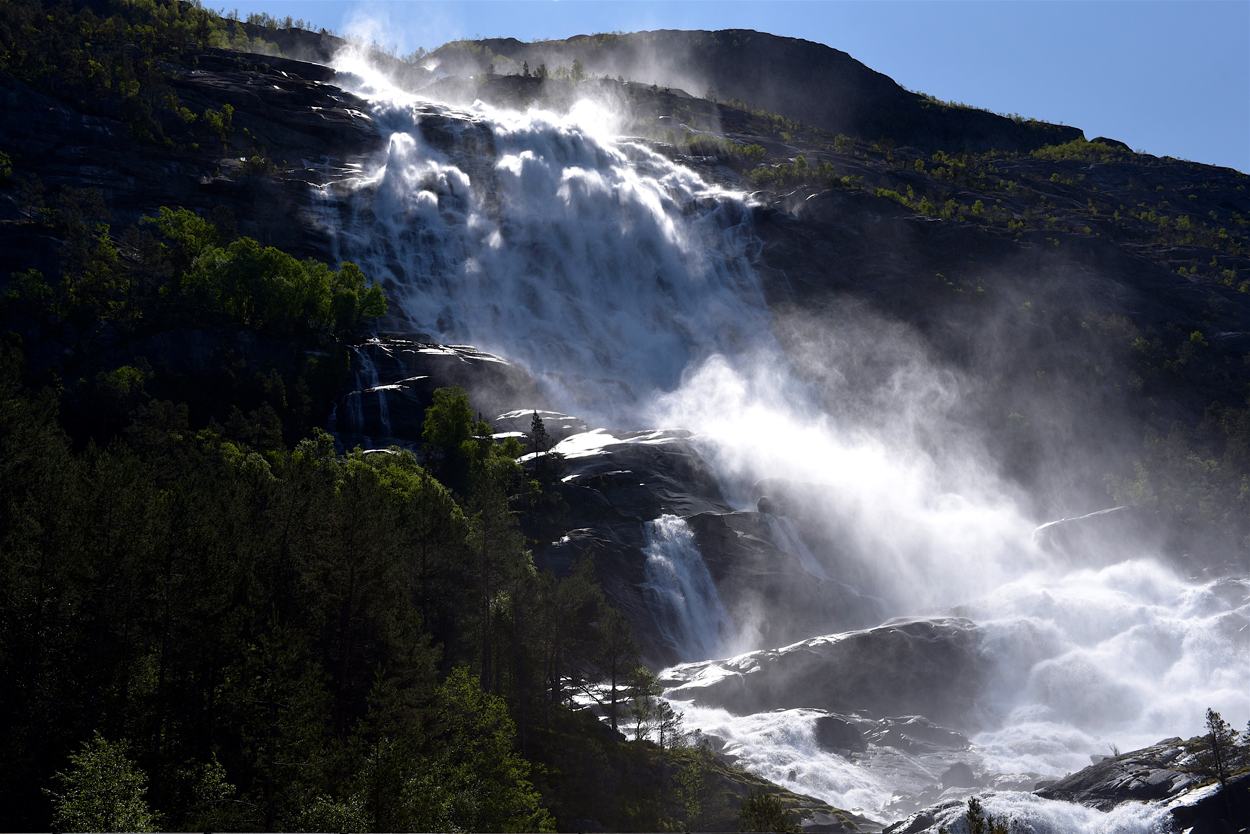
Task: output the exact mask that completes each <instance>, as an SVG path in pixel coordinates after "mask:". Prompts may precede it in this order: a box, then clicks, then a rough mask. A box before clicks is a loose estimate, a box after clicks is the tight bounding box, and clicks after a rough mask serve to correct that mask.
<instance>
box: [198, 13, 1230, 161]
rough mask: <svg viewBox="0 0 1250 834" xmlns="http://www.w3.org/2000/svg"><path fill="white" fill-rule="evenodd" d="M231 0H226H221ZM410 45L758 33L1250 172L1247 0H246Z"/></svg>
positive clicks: (1156, 149) (946, 91) (941, 89)
mask: <svg viewBox="0 0 1250 834" xmlns="http://www.w3.org/2000/svg"><path fill="white" fill-rule="evenodd" d="M218 2H220V0H218ZM206 5H208V6H211V7H213V8H224V9H225V10H227V11H229V10H231V9H236V8H237V9H238V10H239V13H240V14H241V15H244V16H246V15H247V14H248V13H249V12H268V13H269V14H272V15H274V16H275V17H285V16H286V15H291V16H292V17H295V18H303V19H305V20H307V21H309V22H311V23H313V24H315V25H316V26H324V27H325V28H327V29H333V30H337V31H338V32H340V33H344V34H348V33H352V32H360V33H362V34H366V35H368V36H371V37H373V38H375V39H377V40H378V41H379V42H380V43H382V44H384V45H394V46H396V47H398V49H399V51H400V53H401V54H403V53H407V52H411V51H412V50H414V49H416V48H417V47H418V46H423V47H425V48H427V49H430V48H433V47H436V46H438V45H439V44H442V43H445V42H446V41H449V40H453V39H456V38H462V37H470V38H471V37H478V36H480V37H514V38H517V39H519V40H532V39H537V38H565V37H569V36H571V35H577V34H590V33H594V32H611V31H618V30H619V31H623V32H634V31H639V30H643V29H756V30H759V31H765V32H771V33H773V34H775V35H788V36H791V37H798V38H806V39H807V40H812V41H817V42H819V43H824V44H827V45H829V46H832V47H834V48H835V49H840V50H842V51H844V52H847V53H849V54H850V55H851V56H852V57H854V58H856V59H857V60H859V61H861V62H863V63H864V64H867V65H868V66H869V67H871V68H873V69H875V70H877V71H878V72H883V73H885V74H886V75H888V76H890V77H891V78H893V79H894V80H895V81H897V82H898V83H900V84H902V85H903V86H904V87H907V88H909V89H912V90H919V91H922V92H925V93H930V94H932V95H935V96H937V97H938V98H941V99H949V100H954V101H961V102H964V103H966V104H970V105H974V106H977V107H984V108H986V109H988V110H994V111H997V112H1002V113H1019V114H1020V115H1022V116H1026V117H1032V118H1038V119H1044V120H1046V121H1051V122H1062V123H1063V124H1067V125H1075V126H1076V127H1079V128H1081V129H1082V130H1084V131H1085V135H1086V137H1088V138H1090V139H1092V138H1094V137H1095V136H1110V137H1112V138H1114V139H1119V140H1120V141H1122V142H1126V143H1127V144H1128V145H1130V146H1131V147H1133V148H1135V149H1140V150H1144V151H1146V152H1147V153H1152V154H1156V155H1158V156H1164V155H1167V156H1174V157H1180V158H1183V159H1191V160H1193V161H1195V162H1205V163H1209V164H1214V165H1225V166H1228V167H1231V168H1237V169H1239V170H1241V171H1244V172H1250V0H1216V2H1200V1H1193V2H1171V1H1170V0H1144V1H1143V0H1099V1H1098V2H1078V1H1077V0H849V1H848V0H840V1H839V2H829V0H756V2H738V0H729V1H728V2H724V1H723V0H720V1H718V0H669V2H629V0H624V1H618V2H604V0H542V2H539V1H538V0H460V2H450V1H449V0H444V1H443V2H423V1H422V0H382V1H381V2H342V0H243V2H234V3H229V4H228V5H225V6H224V7H223V6H219V5H218V3H217V2H213V0H208V2H206Z"/></svg>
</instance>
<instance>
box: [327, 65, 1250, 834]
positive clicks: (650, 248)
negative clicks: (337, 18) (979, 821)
mask: <svg viewBox="0 0 1250 834" xmlns="http://www.w3.org/2000/svg"><path fill="white" fill-rule="evenodd" d="M340 69H341V70H343V71H345V72H350V73H351V75H347V74H344V75H341V76H340V80H341V83H344V84H345V85H347V86H354V88H355V91H356V92H358V93H360V94H362V95H364V96H366V97H368V98H369V100H370V102H371V106H370V115H371V116H372V118H373V119H374V120H375V121H376V123H377V125H378V127H379V129H380V131H381V132H382V134H383V135H384V137H386V139H387V145H386V149H385V151H384V152H382V153H380V154H378V155H376V156H375V157H372V158H369V159H366V160H362V161H361V162H360V175H359V176H358V177H355V178H353V179H351V180H349V181H346V182H343V183H339V184H337V185H336V186H335V189H336V193H337V194H338V200H337V204H338V205H340V206H341V207H342V209H341V210H339V211H337V212H336V211H327V212H326V214H325V217H326V222H327V223H328V224H329V225H330V227H331V231H332V232H333V233H334V234H335V236H336V242H337V246H338V248H339V252H340V254H341V255H342V256H343V257H344V258H348V259H351V260H355V261H357V262H359V263H360V264H361V265H362V267H364V269H365V271H366V273H367V274H369V275H371V276H372V277H373V278H374V279H375V280H379V281H381V282H383V284H384V285H385V287H386V289H387V292H388V295H389V296H390V297H391V298H392V301H393V304H394V305H396V306H397V308H398V310H397V314H398V318H400V319H401V320H402V323H403V324H404V325H405V326H408V327H411V328H412V329H413V330H415V331H418V332H424V333H428V334H430V335H432V336H433V337H435V338H437V339H439V340H441V341H444V342H448V343H470V344H474V345H477V346H479V347H481V348H484V349H487V350H490V351H493V352H497V353H499V354H501V355H504V356H507V357H509V358H510V359H513V360H515V361H518V362H520V363H521V364H523V365H525V366H526V367H527V368H528V369H529V370H530V371H531V372H532V373H534V374H535V376H536V377H537V378H538V379H539V381H540V383H541V384H542V385H543V387H544V390H545V392H546V393H547V394H548V396H549V397H550V399H551V400H552V402H553V404H554V405H555V406H556V407H557V408H560V409H562V410H564V411H566V412H567V413H570V414H576V415H578V416H581V417H583V418H585V419H586V420H587V421H588V422H589V423H590V424H591V425H608V426H614V427H626V428H630V427H634V428H636V427H644V426H680V427H683V428H687V429H690V430H692V431H694V432H695V433H696V437H697V438H698V442H699V444H700V448H701V450H702V452H703V454H704V455H705V457H706V458H707V460H708V461H709V462H710V463H711V464H712V465H713V466H714V467H715V469H716V471H717V472H718V474H719V475H720V477H721V479H722V483H723V486H724V489H725V492H726V494H727V496H729V497H730V499H731V500H732V501H735V502H737V503H738V504H739V506H742V507H743V508H750V509H753V507H749V506H748V499H749V495H750V489H751V485H752V484H754V483H755V482H756V481H757V480H758V479H760V478H764V477H785V478H790V479H792V480H794V481H797V482H807V483H815V484H820V485H821V487H820V490H821V495H822V496H823V497H822V499H821V500H823V501H824V504H823V511H822V513H821V524H822V526H821V528H820V529H821V533H822V535H821V539H822V540H823V541H836V542H838V547H837V552H836V553H833V552H831V551H829V550H826V549H823V548H819V547H814V546H813V547H809V545H808V543H805V542H804V540H803V537H802V536H800V535H799V534H798V532H797V531H796V530H795V528H794V526H793V524H791V522H790V520H788V519H774V520H773V521H772V524H773V528H772V533H773V536H774V539H775V540H776V544H777V545H778V547H779V549H781V550H784V551H786V552H789V553H792V554H794V555H795V556H796V557H798V558H799V559H800V561H801V562H802V564H803V567H804V569H805V570H807V571H808V572H809V573H810V574H811V575H812V576H813V579H819V578H823V577H825V576H828V577H831V578H834V579H836V578H838V575H839V568H840V566H842V567H845V566H846V565H847V564H849V563H850V561H849V560H853V561H854V563H855V566H856V572H857V575H860V576H862V577H864V580H863V581H864V582H866V583H867V584H869V585H871V586H872V587H871V588H865V589H864V591H865V592H867V593H873V594H876V595H879V596H880V597H881V598H883V599H884V600H885V602H886V605H887V607H888V609H889V612H890V613H892V614H907V613H914V612H917V611H920V610H942V609H947V608H949V607H951V606H962V607H961V608H959V609H958V611H957V613H960V614H961V615H963V616H969V617H972V618H973V619H975V620H976V621H977V622H978V623H979V624H980V625H981V627H982V634H983V635H984V651H985V652H987V653H989V654H990V656H992V657H993V658H994V660H995V662H996V668H997V670H998V671H997V674H996V675H995V676H994V677H993V680H992V681H991V683H990V685H989V686H988V688H987V689H986V691H985V693H984V697H983V699H982V703H981V704H980V705H979V706H980V711H979V714H978V716H977V717H976V719H977V727H976V728H975V730H976V731H977V733H976V734H975V735H974V736H973V738H972V741H973V742H974V747H973V749H971V750H970V751H966V752H964V753H962V754H961V755H960V759H961V760H964V761H967V762H969V763H970V764H972V765H973V766H974V768H975V769H977V770H978V771H982V772H987V773H1005V774H1029V773H1032V774H1041V775H1046V776H1054V775H1060V774H1063V773H1066V772H1069V771H1072V770H1076V769H1079V768H1080V767H1083V766H1084V765H1087V764H1088V763H1089V761H1090V758H1089V757H1090V755H1091V754H1100V753H1102V754H1105V753H1107V752H1108V751H1109V748H1110V745H1113V744H1114V745H1118V747H1119V748H1120V749H1124V750H1128V749H1132V748H1133V747H1134V746H1142V745H1145V744H1148V743H1151V742H1154V741H1157V740H1159V739H1160V738H1163V737H1165V736H1170V735H1177V734H1179V735H1186V736H1187V735H1191V734H1194V733H1196V732H1197V731H1198V730H1199V728H1200V726H1201V721H1202V715H1203V711H1204V710H1205V709H1206V707H1207V706H1212V707H1215V708H1216V709H1219V710H1221V711H1222V712H1223V713H1224V715H1225V717H1226V718H1228V719H1230V721H1231V722H1232V723H1233V725H1234V726H1241V725H1244V724H1245V722H1246V719H1247V716H1248V714H1250V704H1248V703H1247V699H1246V692H1247V691H1248V690H1250V671H1248V669H1250V652H1248V650H1247V630H1246V623H1247V620H1248V619H1250V611H1247V609H1246V607H1245V604H1244V588H1240V596H1239V593H1238V589H1233V591H1232V592H1231V593H1230V592H1229V589H1228V588H1227V587H1224V588H1222V589H1221V588H1220V587H1216V586H1214V585H1195V584H1190V583H1186V582H1183V581H1181V580H1179V579H1178V578H1176V576H1175V575H1174V574H1173V573H1172V572H1171V571H1170V570H1169V569H1167V568H1165V567H1162V566H1159V565H1157V564H1156V563H1154V562H1152V561H1150V560H1148V559H1146V558H1143V559H1142V560H1140V561H1134V562H1128V563H1125V564H1121V565H1115V566H1112V567H1105V568H1102V569H1100V570H1095V569H1092V568H1091V569H1084V570H1071V569H1064V570H1060V569H1059V568H1057V567H1056V566H1054V565H1052V563H1051V560H1050V559H1049V558H1048V557H1047V556H1046V554H1044V553H1043V552H1041V551H1040V550H1039V549H1038V548H1037V547H1036V545H1034V544H1033V543H1032V541H1031V538H1030V532H1031V531H1032V529H1033V528H1034V527H1035V526H1036V524H1037V523H1038V521H1039V520H1038V519H1030V518H1027V517H1026V516H1025V514H1024V513H1023V512H1021V510H1020V509H1019V508H1018V504H1017V502H1016V501H1014V500H1013V498H1012V495H1011V493H1010V491H1009V490H1008V489H1006V488H1005V487H1004V486H1003V485H1002V484H1000V483H999V482H998V481H997V479H996V478H995V477H994V475H993V473H992V468H990V467H988V466H986V465H985V463H984V458H983V456H982V455H981V453H980V451H979V449H978V447H977V445H976V441H975V438H974V437H973V438H970V437H969V433H968V432H961V431H958V430H957V429H958V427H957V426H955V425H954V424H953V423H952V422H950V418H949V416H948V415H949V413H950V412H951V409H952V408H953V406H954V405H955V404H956V403H957V402H958V401H959V397H960V396H961V391H962V385H963V383H962V382H961V380H960V379H959V377H958V375H956V374H953V373H951V372H950V371H948V370H943V369H941V368H938V367H936V366H935V365H934V364H933V363H931V362H930V361H929V360H928V359H927V358H926V356H925V354H924V351H923V349H922V348H921V347H919V345H918V343H917V340H915V338H914V337H913V336H910V335H909V334H908V333H907V332H906V331H905V329H904V328H901V327H900V326H898V325H885V324H881V323H874V322H872V321H868V322H867V323H865V322H864V321H858V322H857V323H855V324H854V326H849V325H848V326H847V327H830V326H827V325H822V324H820V322H819V321H815V322H814V321H812V320H802V321H785V322H781V321H778V320H776V319H775V318H774V316H773V314H771V313H770V311H769V310H768V308H767V306H766V304H765V302H764V297H763V292H762V288H761V282H760V279H759V276H758V275H757V274H756V272H755V270H754V269H753V267H752V257H753V254H754V250H753V246H754V243H753V239H752V236H751V206H750V204H749V200H748V198H747V197H746V196H745V195H743V194H740V193H735V192H733V191H732V190H729V189H726V188H724V187H721V186H717V185H713V184H710V183H708V182H707V181H705V180H704V179H703V178H702V177H700V176H699V175H698V174H696V173H695V172H693V171H691V170H689V169H687V168H684V167H682V166H680V165H678V164H675V163H674V162H672V161H670V160H669V159H668V158H666V157H665V156H663V155H662V154H660V153H657V152H656V151H655V150H653V149H652V148H650V147H649V146H647V145H646V144H645V143H642V142H639V141H634V140H628V139H621V138H618V137H617V136H615V134H614V129H615V123H614V118H613V114H612V113H611V112H608V111H605V110H604V109H603V108H602V107H598V106H596V105H594V104H591V103H586V104H585V105H582V106H579V107H577V108H575V109H574V110H573V111H572V113H570V114H569V115H564V116H560V115H555V114H552V113H546V112H541V111H531V112H527V113H524V114H519V113H515V112H504V111H499V110H495V109H492V108H490V107H486V106H483V105H476V106H474V107H473V108H470V109H468V110H454V109H451V108H447V107H444V106H442V105H438V104H435V103H432V102H429V101H425V100H422V99H419V98H417V97H414V96H410V95H407V94H403V93H400V92H398V91H396V90H395V89H393V88H391V87H390V86H389V85H388V84H387V82H386V81H385V79H383V78H381V77H380V76H379V75H377V74H376V73H374V72H373V71H372V70H371V69H370V68H369V67H368V66H367V65H366V64H363V63H360V62H354V61H353V59H351V58H350V56H344V57H343V58H342V61H341V65H340ZM328 202H334V201H333V200H328ZM778 327H787V328H798V327H801V328H802V329H803V330H802V333H801V334H799V337H798V338H792V339H790V340H789V344H790V346H791V347H790V349H789V352H788V353H783V351H782V350H781V348H780V347H779V346H778V342H777V340H776V339H775V338H774V329H775V328H778ZM792 335H793V334H792ZM796 346H797V347H796ZM866 351H871V352H872V353H873V355H874V357H875V358H876V359H877V360H879V361H878V365H880V364H881V363H882V362H884V363H885V364H886V365H887V366H888V372H887V373H882V372H881V371H880V368H879V367H878V368H877V370H876V371H874V373H875V376H874V377H873V381H872V382H871V384H865V383H863V380H864V379H866V378H867V377H866V376H865V375H864V374H862V373H861V370H860V369H861V368H862V367H863V357H864V355H865V352H866ZM799 371H801V373H800V372H799ZM801 380H802V381H801ZM565 443H572V444H574V445H575V444H576V443H577V438H572V439H570V440H568V441H565ZM1042 520H1045V519H1042ZM679 522H680V520H665V519H661V520H658V521H656V522H652V525H651V529H650V531H649V536H650V539H649V541H650V550H649V551H648V556H649V562H650V561H654V562H655V564H654V565H650V564H649V567H648V570H649V571H651V573H649V580H648V581H649V582H650V583H651V586H652V592H653V595H655V596H656V598H657V603H656V605H657V610H668V611H669V613H670V614H671V615H672V616H671V617H670V619H669V620H668V621H667V622H666V624H664V625H663V626H662V628H663V629H665V630H666V631H667V632H668V633H669V634H670V637H671V638H672V639H673V640H674V641H678V642H683V643H684V646H683V647H682V650H683V652H684V653H685V654H686V656H687V657H690V658H691V659H697V658H706V657H709V656H714V655H715V653H716V652H717V651H718V647H720V646H723V645H728V643H726V642H725V634H726V631H727V630H732V624H731V623H730V624H728V625H727V624H726V620H727V617H726V616H725V614H724V609H723V607H719V606H720V603H719V600H716V599H714V596H715V589H714V588H712V587H711V583H710V580H709V581H707V582H704V578H705V577H706V569H703V570H702V573H701V574H700V573H699V568H701V567H702V566H701V565H699V564H696V563H695V562H694V561H691V560H692V559H697V549H695V551H696V552H694V553H692V549H693V548H694V543H693V540H692V539H690V537H689V535H688V532H689V531H688V529H687V530H686V531H685V535H683V533H682V530H681V529H680V528H682V527H684V523H679ZM1147 555H1148V554H1143V557H1145V556H1147ZM700 594H702V597H701V598H698V599H696V598H694V597H697V596H699V595H700ZM692 595H694V596H692ZM683 604H684V605H685V606H686V607H685V608H684V609H682V608H681V606H682V605H683ZM666 606H667V608H666ZM758 613H759V614H760V615H761V616H769V617H784V616H785V612H784V611H769V612H758ZM677 704H678V706H679V707H681V708H682V709H683V710H684V711H685V716H686V725H687V728H690V729H692V728H695V727H699V728H702V729H703V730H704V731H705V732H707V733H709V734H714V735H716V736H718V737H719V738H721V739H723V740H724V741H725V742H726V743H727V745H728V750H729V752H732V753H733V754H734V755H737V756H739V757H741V760H742V762H743V763H744V764H745V765H747V766H748V767H750V768H751V769H752V770H755V771H757V772H759V773H761V774H763V775H766V776H768V777H769V778H772V779H774V780H776V781H778V782H781V783H782V784H787V785H789V786H790V787H793V788H795V789H796V790H800V791H802V792H805V793H809V794H812V795H815V796H819V797H822V798H824V799H826V800H828V801H830V802H832V803H834V804H837V805H840V806H842V807H847V808H858V809H862V810H863V811H865V812H866V813H870V814H880V813H882V812H883V809H886V808H887V806H889V805H890V803H891V801H892V797H893V795H894V794H895V793H897V792H899V791H904V792H905V791H913V792H914V791H917V790H920V789H922V788H923V787H924V786H926V785H932V783H933V780H934V778H935V777H936V776H937V775H939V773H940V771H939V772H938V773H935V772H934V770H935V768H939V767H944V766H947V765H949V764H950V762H948V761H945V760H944V759H943V758H942V757H937V758H933V759H932V760H928V761H922V760H919V759H916V758H915V757H908V756H907V755H905V754H900V753H897V751H891V750H889V749H885V748H882V749H874V750H873V751H870V753H869V754H867V755H864V756H862V757H860V758H859V759H858V760H848V759H845V758H843V757H841V756H837V755H834V754H829V753H824V752H822V751H820V750H818V749H816V748H815V747H814V742H813V740H812V733H811V726H812V721H813V720H814V717H815V714H814V713H811V712H810V711H802V710H797V711H796V710H789V711H785V712H780V713H769V714H766V715H755V716H731V715H729V714H728V713H726V712H724V711H723V710H718V709H714V708H708V707H699V706H691V705H689V704H685V703H682V702H677ZM962 729H965V731H967V730H968V728H962ZM999 804H1001V805H1002V807H1003V809H1005V810H1010V811H1011V812H1012V813H1013V814H1020V815H1026V816H1028V817H1029V819H1031V820H1035V821H1037V822H1036V825H1035V830H1038V831H1048V830H1054V831H1060V830H1064V831H1069V830H1082V831H1146V830H1150V826H1151V825H1153V824H1154V822H1155V821H1156V818H1155V816H1152V815H1153V814H1155V811H1153V810H1150V809H1139V810H1138V811H1129V810H1125V811H1122V812H1118V813H1119V816H1118V817H1117V816H1115V815H1112V816H1110V817H1109V816H1107V815H1098V814H1096V812H1088V811H1085V810H1084V809H1079V808H1072V807H1070V806H1058V805H1056V804H1053V803H1042V802H1041V801H1040V800H1037V799H1034V798H1032V797H1030V796H1028V795H1004V796H1003V797H1000V798H997V799H994V800H992V801H990V802H987V805H988V807H990V808H995V807H997V805H999ZM1048 826H1049V827H1048Z"/></svg>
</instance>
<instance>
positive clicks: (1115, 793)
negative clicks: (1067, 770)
mask: <svg viewBox="0 0 1250 834" xmlns="http://www.w3.org/2000/svg"><path fill="white" fill-rule="evenodd" d="M1188 758H1189V754H1188V753H1187V751H1186V750H1185V747H1184V745H1183V742H1182V741H1181V740H1180V739H1179V738H1170V739H1166V740H1164V741H1161V742H1159V743H1158V744H1155V745H1153V746H1151V747H1146V748H1143V749H1141V750H1134V751H1133V752H1131V753H1124V754H1122V755H1119V756H1112V757H1108V758H1106V759H1103V760H1102V761H1101V762H1097V763H1096V764H1093V765H1090V766H1089V767H1087V768H1085V769H1084V770H1082V771H1079V772H1077V773H1074V774H1072V775H1071V776H1066V777H1064V778H1063V779H1060V780H1059V781H1057V782H1054V783H1052V784H1051V785H1048V786H1047V787H1045V788H1042V789H1041V790H1039V791H1036V793H1037V795H1038V796H1040V797H1044V798H1046V799H1062V800H1064V801H1067V802H1079V803H1080V804H1082V805H1088V806H1089V807H1091V808H1097V809H1098V810H1100V811H1108V810H1110V809H1112V808H1114V807H1115V806H1116V805H1119V804H1120V803H1121V802H1130V801H1135V802H1151V801H1157V800H1162V799H1170V798H1172V797H1174V796H1176V795H1178V794H1180V793H1182V792H1184V791H1186V790H1189V789H1191V788H1193V787H1196V786H1197V785H1198V784H1200V783H1201V781H1202V780H1201V779H1200V778H1199V777H1197V776H1195V775H1194V774H1193V773H1190V772H1186V771H1185V770H1184V768H1183V764H1184V762H1185V761H1186V760H1187V759H1188Z"/></svg>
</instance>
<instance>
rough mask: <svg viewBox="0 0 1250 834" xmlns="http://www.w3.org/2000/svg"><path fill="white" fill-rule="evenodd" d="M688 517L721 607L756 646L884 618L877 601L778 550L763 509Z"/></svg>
mask: <svg viewBox="0 0 1250 834" xmlns="http://www.w3.org/2000/svg"><path fill="white" fill-rule="evenodd" d="M687 522H688V523H689V524H690V527H691V529H693V530H694V531H695V537H696V540H697V541H698V543H699V549H700V551H701V552H702V553H703V561H704V563H705V564H706V565H707V568H708V572H709V573H710V574H711V575H712V579H713V581H715V582H716V587H717V590H718V591H719V592H720V597H721V601H722V602H723V603H724V605H725V608H726V610H727V611H728V612H729V614H730V616H732V617H733V618H734V620H735V622H737V623H739V624H740V626H744V627H747V628H750V629H751V630H753V631H755V632H756V633H757V634H758V645H764V646H782V645H786V644H787V643H791V642H793V641H795V640H801V639H803V638H804V637H806V636H808V635H811V634H818V633H822V632H830V631H841V630H846V629H854V628H865V627H867V626H870V625H874V624H876V623H879V622H881V620H882V619H884V617H885V611H884V604H883V603H882V602H881V600H879V599H875V598H873V597H869V596H865V595H864V594H861V593H859V592H858V591H856V590H855V588H853V587H852V586H851V585H848V584H846V583H843V582H840V581H837V580H836V579H831V578H827V577H825V576H816V575H814V574H813V573H811V572H810V570H809V569H808V568H806V567H804V565H803V563H802V560H801V559H800V558H799V557H798V555H797V554H795V553H792V552H787V551H786V550H785V549H783V545H784V542H783V540H782V536H780V535H779V530H778V526H777V525H778V522H777V521H776V520H775V518H774V517H772V516H771V514H770V513H763V512H754V513H752V512H734V513H723V512H721V513H701V514H699V515H695V516H692V517H690V518H689V519H688V520H687ZM763 612H768V613H767V614H764V613H763ZM781 612H784V613H781Z"/></svg>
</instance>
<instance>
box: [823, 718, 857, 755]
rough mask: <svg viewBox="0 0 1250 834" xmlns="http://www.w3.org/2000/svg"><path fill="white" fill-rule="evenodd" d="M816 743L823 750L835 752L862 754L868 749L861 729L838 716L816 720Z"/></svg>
mask: <svg viewBox="0 0 1250 834" xmlns="http://www.w3.org/2000/svg"><path fill="white" fill-rule="evenodd" d="M816 743H817V744H818V745H820V747H821V749H822V750H829V751H833V752H838V751H842V750H850V751H860V752H862V751H864V750H867V749H868V743H867V742H866V741H864V736H863V734H862V733H861V732H860V731H859V729H858V728H857V727H856V726H855V725H854V724H852V723H851V722H850V721H847V720H846V719H845V718H841V717H839V716H836V715H822V716H820V717H819V718H817V719H816Z"/></svg>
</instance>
